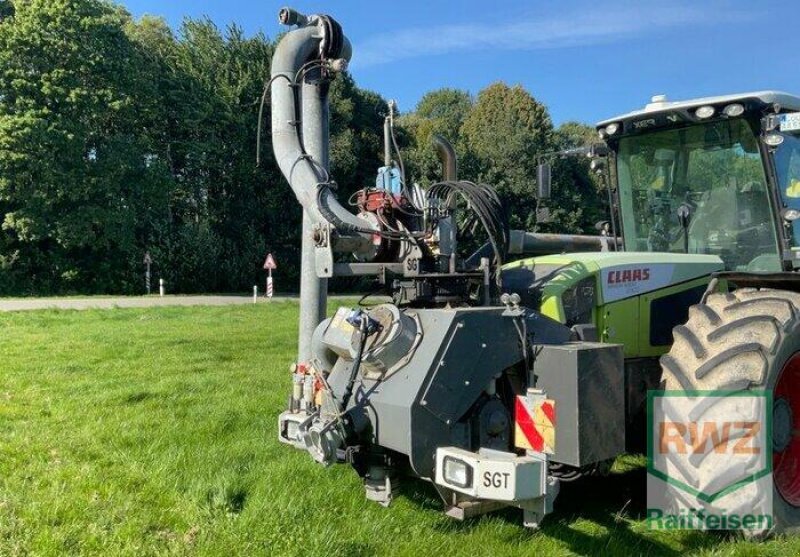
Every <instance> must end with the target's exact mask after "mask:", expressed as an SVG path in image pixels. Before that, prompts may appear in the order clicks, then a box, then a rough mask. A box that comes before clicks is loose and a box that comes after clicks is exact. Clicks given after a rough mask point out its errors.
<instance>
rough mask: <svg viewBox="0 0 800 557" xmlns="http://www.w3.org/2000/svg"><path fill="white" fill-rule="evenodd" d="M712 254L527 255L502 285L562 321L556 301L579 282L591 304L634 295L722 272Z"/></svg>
mask: <svg viewBox="0 0 800 557" xmlns="http://www.w3.org/2000/svg"><path fill="white" fill-rule="evenodd" d="M723 267H724V264H723V262H722V260H721V259H720V258H719V257H717V256H714V255H692V254H673V253H650V252H587V253H572V254H563V255H547V256H542V257H532V258H529V259H522V260H520V261H515V262H513V263H509V264H508V265H505V266H504V267H503V287H504V289H505V290H506V291H509V292H516V293H518V294H519V295H520V296H522V298H523V301H524V302H525V303H526V305H529V306H531V307H539V308H541V311H542V312H543V313H545V314H546V315H549V316H550V317H553V318H555V319H558V320H559V321H562V322H565V321H568V319H567V316H565V314H564V309H563V307H560V306H561V305H562V304H561V300H562V299H563V298H564V296H565V295H567V294H569V293H570V292H571V291H573V290H574V289H575V288H577V287H578V285H579V284H580V285H581V286H582V288H583V289H590V290H592V298H593V300H594V304H593V305H597V306H601V305H604V304H608V303H611V302H615V301H618V300H623V299H626V298H631V297H635V296H639V295H641V294H646V293H648V292H653V291H656V290H660V289H663V288H666V287H668V286H673V285H677V284H680V283H684V282H688V281H691V280H693V279H697V278H699V277H703V276H708V275H709V274H711V273H713V272H715V271H722V270H723Z"/></svg>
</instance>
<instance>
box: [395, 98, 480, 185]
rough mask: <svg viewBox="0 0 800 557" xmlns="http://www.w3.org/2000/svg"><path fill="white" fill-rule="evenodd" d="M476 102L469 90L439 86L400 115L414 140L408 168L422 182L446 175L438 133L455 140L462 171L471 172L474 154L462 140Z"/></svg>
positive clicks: (410, 148) (402, 124)
mask: <svg viewBox="0 0 800 557" xmlns="http://www.w3.org/2000/svg"><path fill="white" fill-rule="evenodd" d="M473 104H474V100H473V99H472V97H471V96H470V94H469V93H467V92H466V91H460V90H458V89H438V90H435V91H431V92H429V93H426V94H425V95H424V96H423V97H422V99H421V100H420V102H419V103H418V104H417V108H416V110H415V111H414V112H412V113H409V114H406V115H404V116H403V117H402V118H401V119H400V125H401V127H402V128H403V129H404V130H405V131H406V132H407V135H408V136H409V139H410V140H411V145H410V146H409V152H408V157H407V158H408V159H409V161H410V164H409V165H408V167H409V168H408V170H409V173H410V174H411V175H413V176H414V177H415V178H416V179H417V180H418V181H419V182H420V183H421V184H423V185H428V184H431V183H434V182H437V181H439V180H441V179H442V172H441V164H440V163H439V159H438V157H437V156H436V151H435V149H434V147H433V141H432V137H433V135H434V134H438V135H441V136H442V137H444V138H445V139H446V140H448V141H450V142H451V143H452V144H453V146H454V148H455V150H456V154H457V155H458V162H459V172H460V174H461V175H462V176H466V175H467V174H468V173H469V171H470V166H471V163H472V157H471V153H470V151H469V149H467V147H466V145H465V143H464V142H463V141H462V140H461V127H462V126H463V125H464V120H465V118H466V117H467V115H468V114H469V112H470V110H472V106H473Z"/></svg>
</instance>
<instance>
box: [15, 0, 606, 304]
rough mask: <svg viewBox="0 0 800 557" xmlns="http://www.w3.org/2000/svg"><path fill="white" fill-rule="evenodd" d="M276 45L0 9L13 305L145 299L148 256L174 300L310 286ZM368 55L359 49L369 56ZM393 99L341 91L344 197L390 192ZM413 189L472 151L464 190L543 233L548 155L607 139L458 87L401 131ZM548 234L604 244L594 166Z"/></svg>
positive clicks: (556, 212)
mask: <svg viewBox="0 0 800 557" xmlns="http://www.w3.org/2000/svg"><path fill="white" fill-rule="evenodd" d="M274 46H275V39H271V38H269V37H267V36H266V35H264V34H262V33H258V34H256V35H253V36H247V35H246V34H245V33H244V32H243V31H242V29H241V28H239V27H238V26H236V25H231V26H229V27H227V28H225V29H220V28H218V27H217V26H216V25H215V24H214V23H212V22H211V21H210V20H208V19H200V20H191V19H188V20H186V21H184V23H183V24H182V25H181V26H180V28H179V29H177V30H172V29H171V28H170V27H169V26H168V25H167V24H166V22H165V21H164V20H163V19H160V18H155V17H150V16H145V17H142V18H141V19H139V20H134V18H132V17H131V15H130V14H129V13H128V12H127V11H126V10H125V9H124V8H122V7H121V6H119V5H116V4H113V3H111V2H106V1H104V0H4V1H2V0H0V295H32V294H37V295H42V294H58V293H87V294H89V293H92V294H94V293H126V294H134V293H141V292H142V291H143V288H144V283H143V278H142V277H143V263H142V260H143V258H144V254H145V252H149V253H150V255H151V257H152V259H153V263H154V276H155V277H162V278H164V279H165V280H166V282H167V284H168V286H169V290H170V291H173V292H234V291H244V290H247V289H249V288H250V287H251V286H252V285H253V284H258V283H260V282H261V280H262V277H263V272H262V271H261V264H262V263H263V260H264V257H265V254H266V253H267V251H271V252H273V253H274V254H275V257H276V259H277V260H278V262H279V265H280V271H281V277H282V279H281V280H282V286H283V288H284V289H287V290H291V289H292V288H293V287H294V286H295V285H296V284H297V279H298V274H299V268H298V266H299V257H298V251H299V243H300V240H299V232H300V218H301V213H300V207H299V205H298V203H297V201H296V200H295V199H294V196H293V194H292V192H291V190H290V188H289V187H288V185H287V184H286V183H285V180H284V179H283V177H282V176H281V174H280V172H279V171H278V169H277V165H276V164H275V162H274V159H273V157H272V152H271V147H270V137H269V106H268V105H267V106H266V108H265V110H264V120H265V122H264V123H265V126H264V130H263V134H264V135H263V138H262V139H263V141H262V143H263V145H264V148H263V151H262V153H261V164H260V165H259V166H256V164H255V159H256V153H255V145H256V133H257V128H258V112H259V103H260V99H261V96H262V92H263V90H264V85H265V81H266V79H267V78H268V77H269V66H270V59H271V55H272V52H273V50H274ZM356 55H357V52H356ZM385 105H386V102H385V99H383V98H381V96H380V95H378V94H377V93H374V92H371V91H367V90H364V89H362V88H359V87H358V86H357V85H356V83H355V82H354V80H353V78H352V77H351V76H349V75H346V74H345V75H342V76H339V77H337V79H336V80H335V81H334V82H333V84H332V87H331V132H332V138H331V163H332V168H331V170H332V175H333V176H334V177H335V179H336V181H337V182H338V183H339V184H340V186H341V191H340V197H341V198H342V199H346V197H347V196H348V195H349V194H350V193H351V192H353V191H355V190H357V189H359V188H362V187H364V186H367V185H370V184H374V180H375V177H374V176H375V172H376V169H377V167H378V166H380V165H381V141H382V125H383V114H384V107H385ZM399 123H400V125H399V129H398V132H399V140H400V144H401V147H402V149H403V153H404V156H405V160H406V166H407V171H408V174H409V176H410V177H412V178H413V179H414V180H416V181H418V182H420V183H421V184H423V185H427V184H430V183H432V182H434V181H436V180H437V179H438V178H439V176H440V170H439V165H438V161H437V160H436V157H435V154H434V151H433V149H432V146H431V135H432V134H434V133H439V134H441V135H443V136H445V137H447V138H448V139H449V140H451V141H452V142H453V143H454V145H455V146H456V150H457V152H458V155H459V161H460V176H461V177H463V178H467V179H472V180H476V181H482V182H487V183H490V184H493V185H495V186H496V187H497V188H498V190H499V191H500V193H501V196H502V197H503V198H504V199H505V200H506V201H507V205H508V207H509V209H510V215H511V221H512V226H513V227H518V228H526V229H534V228H535V227H537V223H536V219H535V213H536V199H535V197H534V187H533V185H534V181H535V168H536V164H537V157H536V154H537V153H543V152H547V151H552V150H554V149H556V148H562V147H572V146H576V145H581V144H584V143H586V142H587V141H591V138H592V137H594V135H593V131H592V129H591V128H589V127H587V126H584V125H581V124H577V123H570V124H564V125H562V126H561V127H559V128H557V129H556V128H554V126H553V124H552V122H551V120H550V118H549V115H548V113H547V109H546V107H545V106H544V105H542V104H541V103H539V102H537V101H536V100H535V99H534V98H533V97H532V96H531V95H530V93H528V92H527V91H525V90H524V89H523V88H522V87H519V86H514V87H510V86H507V85H505V84H503V83H496V84H493V85H491V86H489V87H487V88H486V89H484V90H483V91H481V92H480V93H479V94H478V95H477V96H476V97H473V96H471V95H470V94H468V93H467V92H464V91H459V90H451V89H442V90H438V91H433V92H430V93H428V94H426V95H425V96H424V97H423V98H422V100H421V101H420V102H419V104H418V106H417V107H416V108H415V109H414V110H413V111H411V112H408V113H406V114H403V115H402V116H401V118H400V119H399ZM554 176H556V177H557V178H556V181H555V184H554V190H553V199H552V200H551V201H550V202H549V205H550V209H551V213H552V215H553V222H551V223H548V224H546V225H542V224H541V223H539V224H538V227H539V229H540V230H549V231H564V232H590V231H592V230H593V225H594V223H595V222H596V221H597V220H598V219H600V218H602V215H603V212H604V210H605V208H604V206H603V203H602V196H601V195H599V194H598V191H597V184H596V183H595V182H594V181H593V178H592V177H591V176H590V174H589V172H588V169H587V166H586V164H584V163H583V162H581V161H574V160H573V161H560V162H559V163H558V165H557V168H556V169H555V170H554Z"/></svg>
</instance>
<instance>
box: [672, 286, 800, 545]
mask: <svg viewBox="0 0 800 557" xmlns="http://www.w3.org/2000/svg"><path fill="white" fill-rule="evenodd" d="M673 336H674V344H673V346H672V349H671V350H670V351H669V353H668V354H665V355H664V356H663V357H662V358H661V367H662V371H663V381H662V385H663V387H664V388H665V390H678V391H680V390H682V391H690V390H704V391H705V390H721V391H748V390H756V391H758V390H762V391H763V390H771V391H772V394H773V410H772V424H773V435H772V462H773V482H774V486H773V494H772V495H773V496H772V506H773V520H774V528H773V532H776V533H778V532H784V533H791V532H795V533H796V532H798V531H800V294H798V293H794V292H787V291H783V290H768V289H753V288H745V289H740V290H736V291H733V292H731V293H721V294H712V295H710V296H708V298H707V299H706V300H705V302H704V303H701V304H698V305H695V306H692V307H691V308H690V309H689V320H688V322H687V323H686V324H685V325H679V326H678V327H675V329H673ZM796 432H797V433H796Z"/></svg>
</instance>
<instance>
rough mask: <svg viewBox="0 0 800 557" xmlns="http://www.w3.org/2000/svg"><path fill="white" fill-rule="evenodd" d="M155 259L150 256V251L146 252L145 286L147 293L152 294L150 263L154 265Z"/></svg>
mask: <svg viewBox="0 0 800 557" xmlns="http://www.w3.org/2000/svg"><path fill="white" fill-rule="evenodd" d="M152 263H153V259H152V258H151V257H150V252H149V251H146V252H144V267H145V271H144V288H145V290H146V291H147V295H148V296H149V295H150V265H152Z"/></svg>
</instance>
